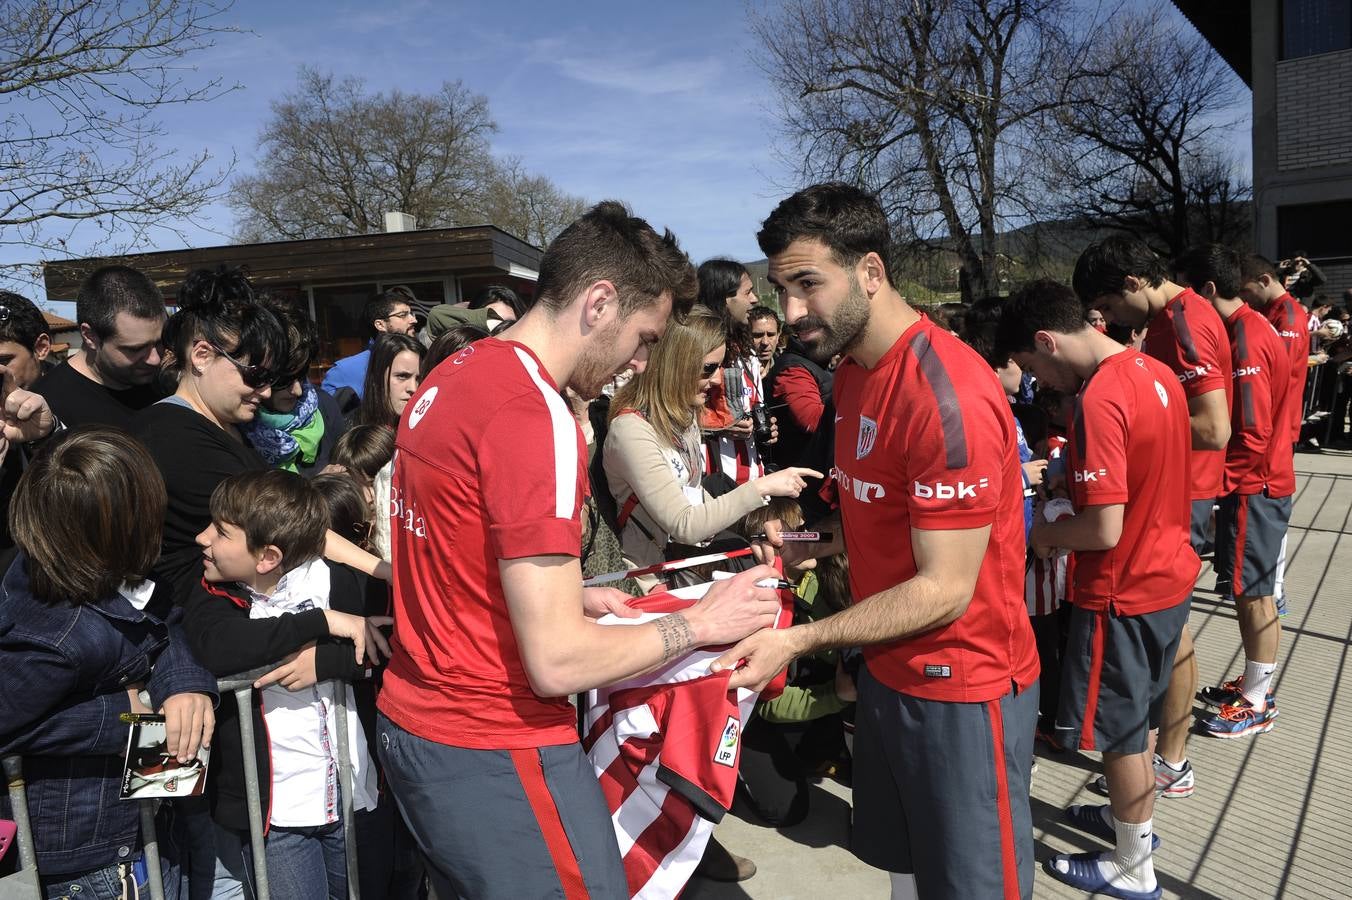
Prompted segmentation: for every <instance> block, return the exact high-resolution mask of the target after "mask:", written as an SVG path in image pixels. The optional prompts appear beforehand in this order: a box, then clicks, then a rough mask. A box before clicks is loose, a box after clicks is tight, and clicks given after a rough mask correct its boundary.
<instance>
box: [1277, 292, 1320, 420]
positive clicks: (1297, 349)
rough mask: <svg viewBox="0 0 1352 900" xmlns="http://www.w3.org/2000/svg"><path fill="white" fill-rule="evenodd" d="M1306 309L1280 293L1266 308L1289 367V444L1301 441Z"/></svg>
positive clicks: (1306, 357)
mask: <svg viewBox="0 0 1352 900" xmlns="http://www.w3.org/2000/svg"><path fill="white" fill-rule="evenodd" d="M1305 315H1306V314H1305V308H1304V307H1303V306H1301V305H1300V301H1299V300H1297V299H1296V298H1295V297H1292V296H1291V295H1290V294H1282V295H1281V296H1280V297H1278V298H1277V299H1276V300H1274V301H1273V302H1272V304H1271V305H1270V306H1268V308H1267V319H1268V321H1269V322H1271V323H1272V327H1273V328H1275V329H1277V336H1278V337H1280V338H1281V339H1282V343H1283V344H1285V345H1286V353H1287V360H1288V366H1289V368H1288V369H1287V381H1286V422H1287V427H1288V428H1289V429H1290V434H1291V437H1290V440H1291V443H1292V444H1296V443H1298V442H1299V441H1300V426H1301V421H1302V420H1303V418H1304V414H1305V376H1306V375H1307V374H1309V369H1310V331H1309V327H1308V325H1307V324H1306V321H1305Z"/></svg>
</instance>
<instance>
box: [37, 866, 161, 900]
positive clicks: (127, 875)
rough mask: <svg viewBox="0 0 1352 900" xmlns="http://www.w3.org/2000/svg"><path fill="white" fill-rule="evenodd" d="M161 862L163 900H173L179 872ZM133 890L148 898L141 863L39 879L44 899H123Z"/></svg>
mask: <svg viewBox="0 0 1352 900" xmlns="http://www.w3.org/2000/svg"><path fill="white" fill-rule="evenodd" d="M162 862H163V866H162V869H163V875H164V895H165V897H166V900H176V898H177V897H178V896H179V890H178V881H177V879H178V869H177V867H175V866H172V865H170V864H169V862H168V860H163V861H162ZM124 888H125V891H124ZM136 888H139V889H140V895H141V896H143V897H149V896H150V886H149V879H148V877H147V875H146V870H145V865H144V864H143V863H142V862H141V861H140V860H137V861H136V862H135V863H134V864H133V863H113V864H112V865H111V866H108V867H107V868H104V869H95V870H94V871H93V872H85V873H84V874H82V875H76V876H67V877H63V878H57V877H53V878H43V879H42V896H43V897H44V898H46V900H121V898H122V897H123V896H136V893H135V889H136Z"/></svg>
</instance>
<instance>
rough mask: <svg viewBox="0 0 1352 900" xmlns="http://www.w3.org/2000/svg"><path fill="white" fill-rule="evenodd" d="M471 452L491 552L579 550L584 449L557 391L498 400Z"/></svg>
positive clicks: (502, 555) (512, 555) (507, 555)
mask: <svg viewBox="0 0 1352 900" xmlns="http://www.w3.org/2000/svg"><path fill="white" fill-rule="evenodd" d="M554 401H558V402H557V403H555V402H554ZM477 452H478V456H479V483H480V488H481V490H482V502H483V509H484V520H485V523H486V524H487V526H488V534H489V538H490V540H491V542H492V547H493V553H494V555H495V556H497V557H498V558H499V559H519V558H521V557H524V556H545V555H553V554H562V555H565V556H580V555H581V553H582V517H581V510H582V501H583V499H584V498H585V496H586V481H585V477H584V476H585V473H586V468H585V463H586V449H585V446H584V445H583V444H582V436H581V433H580V432H579V431H578V427H577V422H576V421H575V420H574V419H573V417H572V414H571V413H570V412H569V411H568V406H567V404H566V403H565V401H564V399H563V397H561V396H560V395H558V394H556V393H553V392H544V391H542V392H541V393H540V394H539V395H536V396H531V395H524V396H522V397H520V398H518V399H517V400H515V401H513V402H512V403H508V404H505V405H504V406H503V407H502V408H500V409H499V410H498V412H497V413H495V414H494V415H493V418H492V419H491V420H489V422H488V424H487V426H486V427H485V428H484V431H483V434H482V437H481V440H480V443H479V447H478V448H477Z"/></svg>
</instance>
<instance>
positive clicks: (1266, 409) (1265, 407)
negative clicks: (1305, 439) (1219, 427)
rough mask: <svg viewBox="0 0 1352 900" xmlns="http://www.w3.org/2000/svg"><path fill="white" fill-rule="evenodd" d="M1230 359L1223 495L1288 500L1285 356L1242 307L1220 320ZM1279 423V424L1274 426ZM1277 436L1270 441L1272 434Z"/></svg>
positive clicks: (1263, 323) (1290, 465)
mask: <svg viewBox="0 0 1352 900" xmlns="http://www.w3.org/2000/svg"><path fill="white" fill-rule="evenodd" d="M1225 328H1226V331H1228V332H1229V335H1230V351H1231V355H1232V356H1233V358H1234V370H1235V376H1234V377H1235V399H1234V403H1233V404H1232V406H1231V410H1230V446H1229V447H1228V448H1227V449H1226V452H1225V493H1227V494H1231V493H1240V494H1257V493H1259V492H1260V491H1262V490H1264V489H1266V490H1267V491H1268V496H1271V497H1288V496H1290V495H1291V494H1294V493H1295V491H1296V473H1295V469H1294V459H1293V454H1292V449H1291V442H1290V441H1288V440H1286V423H1287V413H1286V404H1287V401H1288V392H1287V384H1288V377H1287V374H1288V369H1289V366H1288V362H1287V361H1288V358H1289V357H1288V356H1287V351H1286V347H1285V346H1284V345H1283V344H1282V339H1281V338H1280V337H1278V336H1277V332H1276V331H1275V330H1274V329H1273V327H1272V325H1271V323H1269V322H1268V320H1267V319H1266V318H1264V317H1263V316H1262V315H1260V314H1259V313H1258V312H1257V311H1255V310H1253V309H1251V308H1250V307H1248V306H1240V307H1239V309H1237V310H1236V311H1235V312H1233V313H1231V315H1230V316H1229V318H1227V319H1226V320H1225ZM1278 423H1280V424H1278ZM1274 433H1276V434H1278V435H1279V437H1278V438H1277V440H1275V441H1274V440H1273V434H1274Z"/></svg>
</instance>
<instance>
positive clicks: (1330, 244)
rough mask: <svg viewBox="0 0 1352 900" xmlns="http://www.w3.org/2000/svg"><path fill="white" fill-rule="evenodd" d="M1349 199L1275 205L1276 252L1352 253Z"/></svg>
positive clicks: (1326, 256)
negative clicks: (1348, 227)
mask: <svg viewBox="0 0 1352 900" xmlns="http://www.w3.org/2000/svg"><path fill="white" fill-rule="evenodd" d="M1348 222H1352V200H1335V201H1333V202H1330V203H1302V204H1299V205H1296V206H1279V207H1277V254H1278V255H1279V256H1281V257H1282V258H1286V257H1289V256H1295V255H1297V254H1300V255H1302V256H1305V257H1307V258H1309V259H1329V258H1331V257H1346V256H1352V237H1350V236H1349V233H1348V229H1347V223H1348Z"/></svg>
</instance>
